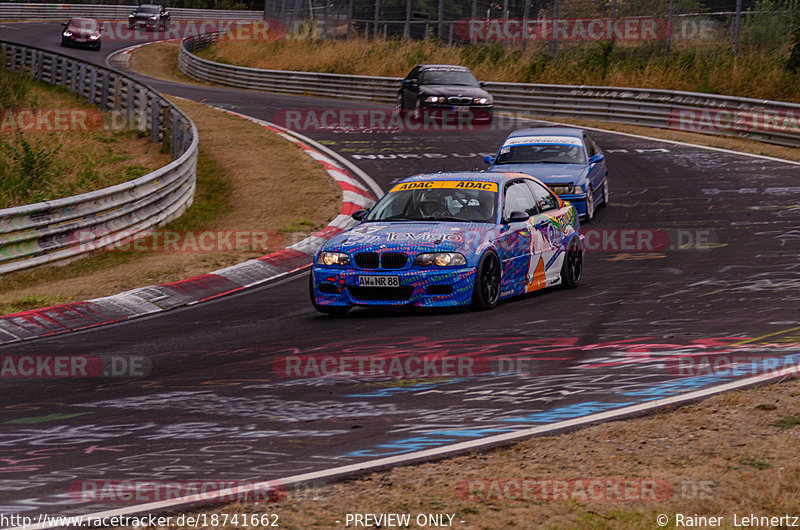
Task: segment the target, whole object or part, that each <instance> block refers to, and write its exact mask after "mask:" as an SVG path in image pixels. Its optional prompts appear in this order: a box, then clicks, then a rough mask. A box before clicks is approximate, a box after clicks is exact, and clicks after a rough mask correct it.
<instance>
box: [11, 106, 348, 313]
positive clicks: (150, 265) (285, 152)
mask: <svg viewBox="0 0 800 530" xmlns="http://www.w3.org/2000/svg"><path fill="white" fill-rule="evenodd" d="M172 99H173V101H175V102H176V103H177V104H179V106H180V107H181V109H183V110H184V111H185V112H186V113H187V114H188V115H189V116H190V117H191V118H192V120H194V122H195V124H196V125H197V128H198V131H199V133H200V152H201V154H200V158H199V161H198V184H197V194H196V196H195V201H194V204H193V205H192V207H191V208H190V209H189V210H188V211H187V213H185V214H184V215H183V216H182V217H181V218H179V219H177V220H175V221H173V222H172V223H170V224H168V225H167V226H166V227H165V228H164V230H166V231H170V232H179V233H184V232H187V231H189V232H194V233H198V232H202V231H207V230H219V231H232V232H246V233H251V232H266V233H267V234H268V236H267V244H268V247H267V248H266V249H262V248H257V249H256V250H243V251H227V252H136V251H127V252H100V253H98V254H96V255H93V256H90V257H87V258H85V259H81V260H78V261H76V262H74V263H71V264H69V265H66V266H50V267H43V268H37V269H32V270H30V271H21V272H17V273H13V274H8V275H5V276H3V277H2V278H0V307H2V310H3V312H5V313H7V312H13V311H20V310H25V309H33V308H34V307H41V306H45V305H51V304H56V303H63V302H66V301H74V300H82V299H87V298H94V297H99V296H105V295H110V294H114V293H117V292H119V291H122V290H126V289H131V288H134V287H139V286H143V285H149V284H154V283H165V282H170V281H176V280H181V279H183V278H186V277H190V276H194V275H197V274H202V273H205V272H209V271H212V270H215V269H219V268H222V267H226V266H229V265H233V264H235V263H238V262H240V261H244V260H246V259H250V258H254V257H259V256H262V255H264V254H266V253H268V252H269V251H272V250H277V249H279V248H283V246H284V244H285V243H286V242H287V239H290V238H291V239H292V240H293V239H297V238H301V237H304V236H305V235H307V234H308V233H310V232H312V231H314V230H316V229H318V228H320V227H322V226H324V225H326V224H327V223H328V222H329V221H330V220H331V219H333V217H335V216H336V215H337V214H338V213H339V210H340V208H341V191H340V190H339V187H338V186H337V185H336V183H335V182H334V181H333V180H332V179H331V178H330V177H329V176H328V175H327V173H326V172H325V171H324V169H323V168H322V167H321V166H320V165H319V164H318V163H317V162H315V161H313V160H311V159H310V158H309V157H307V156H306V155H305V154H304V153H303V152H302V151H301V150H299V149H298V148H297V147H296V146H295V145H294V144H291V143H290V142H287V141H286V140H284V139H282V138H280V137H279V136H277V135H276V134H274V133H272V132H270V131H267V130H266V129H264V128H263V127H260V126H258V125H256V124H254V123H252V122H250V121H248V120H244V119H242V118H239V117H235V116H231V115H229V114H226V113H223V112H221V111H219V110H216V109H213V108H211V107H208V106H206V105H202V104H200V103H195V102H191V101H187V100H183V99H180V98H172ZM297 227H300V230H303V231H304V233H297V234H295V233H288V234H287V233H286V232H293V231H294V230H295V229H296V228H297ZM281 232H283V234H280V233H281ZM284 236H285V237H284ZM289 242H291V241H289Z"/></svg>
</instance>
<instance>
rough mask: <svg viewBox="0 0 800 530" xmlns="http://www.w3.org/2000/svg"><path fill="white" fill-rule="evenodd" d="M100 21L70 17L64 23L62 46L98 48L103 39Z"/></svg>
mask: <svg viewBox="0 0 800 530" xmlns="http://www.w3.org/2000/svg"><path fill="white" fill-rule="evenodd" d="M101 32H102V28H101V26H100V23H99V22H98V21H96V20H95V19H93V18H71V19H70V20H69V22H65V23H64V31H63V32H62V33H61V45H62V46H81V47H84V48H91V49H94V50H99V49H100V45H101V43H102V41H103V35H102V33H101Z"/></svg>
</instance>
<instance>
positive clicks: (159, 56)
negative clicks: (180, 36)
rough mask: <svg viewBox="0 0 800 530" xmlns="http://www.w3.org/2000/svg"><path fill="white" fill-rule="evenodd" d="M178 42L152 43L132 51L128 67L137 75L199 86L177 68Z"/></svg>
mask: <svg viewBox="0 0 800 530" xmlns="http://www.w3.org/2000/svg"><path fill="white" fill-rule="evenodd" d="M179 49H180V41H164V42H154V43H152V44H148V45H146V46H141V47H139V48H136V49H135V50H133V51H132V52H131V54H130V60H129V62H128V67H129V68H130V69H131V70H134V71H135V72H137V73H140V74H142V75H146V76H149V77H153V78H156V79H163V80H165V81H172V82H174V83H186V84H190V85H200V84H203V83H199V82H198V81H195V80H194V79H192V78H190V77H187V76H186V75H184V74H183V72H181V71H180V69H179V68H178V50H179Z"/></svg>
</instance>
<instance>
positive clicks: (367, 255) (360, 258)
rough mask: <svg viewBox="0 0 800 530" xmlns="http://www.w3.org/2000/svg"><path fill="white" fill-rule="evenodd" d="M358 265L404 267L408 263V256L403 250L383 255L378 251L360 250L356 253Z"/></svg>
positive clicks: (363, 267)
mask: <svg viewBox="0 0 800 530" xmlns="http://www.w3.org/2000/svg"><path fill="white" fill-rule="evenodd" d="M355 261H356V266H357V267H358V268H359V269H377V268H378V267H382V268H384V269H402V268H403V267H405V266H406V263H408V256H406V255H405V254H403V253H402V252H386V253H385V254H383V255H380V254H378V253H377V252H359V253H358V254H356V255H355Z"/></svg>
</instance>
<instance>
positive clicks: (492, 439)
mask: <svg viewBox="0 0 800 530" xmlns="http://www.w3.org/2000/svg"><path fill="white" fill-rule="evenodd" d="M793 376H796V369H795V368H793V367H791V368H786V369H782V370H779V371H776V372H771V373H768V374H762V375H758V376H754V377H749V378H747V379H743V380H741V381H733V382H731V383H726V384H723V385H718V386H715V387H712V388H705V389H702V390H697V391H695V392H690V393H688V394H683V395H680V396H672V397H668V398H662V399H657V400H653V401H648V402H646V403H640V404H637V405H630V406H627V407H623V408H619V409H615V410H609V411H606V412H599V413H596V414H590V415H588V416H583V417H581V418H574V419H570V420H564V421H560V422H557V423H551V424H548V425H541V426H539V427H531V428H529V429H523V430H518V431H513V432H509V433H505V434H498V435H495V436H488V437H485V438H480V439H477V440H470V441H468V442H461V443H457V444H449V445H443V446H440V447H435V448H432V449H424V450H422V451H414V452H412V453H406V454H404V455H397V456H390V457H386V458H379V459H376V460H369V461H366V462H359V463H356V464H350V465H346V466H339V467H334V468H329V469H323V470H320V471H313V472H310V473H303V474H300V475H291V476H288V477H280V478H276V479H272V480H266V481H262V482H254V483H251V484H248V485H246V486H240V487H237V488H231V489H224V490H218V491H213V492H207V493H204V494H203V496H204V497H205V498H204V499H203V500H198V499H197V498H192V497H182V498H178V499H170V500H164V501H157V502H150V503H146V504H139V505H136V506H129V507H127V508H119V509H116V510H108V511H104V512H96V513H91V514H86V515H84V516H83V517H85V518H92V519H96V518H103V517H115V516H123V515H134V514H140V513H145V512H155V511H165V510H168V509H176V508H187V507H198V506H201V505H203V504H209V503H214V502H215V501H214V497H217V498H230V497H232V496H244V495H246V494H247V493H250V492H259V491H264V490H265V489H268V488H274V487H276V486H282V487H283V486H289V485H293V484H301V483H304V482H310V481H314V480H320V479H329V478H334V477H337V478H339V477H342V476H344V475H348V474H353V473H360V472H363V471H367V470H373V469H378V468H383V467H387V466H391V465H399V464H407V463H410V462H412V461H415V460H424V459H434V458H440V457H444V456H448V455H451V454H453V453H457V452H463V451H467V450H472V449H478V448H481V447H485V446H489V445H495V444H500V443H504V442H510V441H515V440H520V439H522V438H529V437H531V436H535V435H540V434H545V433H550V432H553V431H560V430H564V429H569V428H575V427H581V426H585V425H588V424H590V423H597V422H601V421H608V420H612V419H618V418H621V417H623V416H628V415H632V414H637V413H642V412H647V411H651V410H653V409H658V408H662V407H666V406H668V405H676V404H680V403H685V402H688V401H694V400H697V399H701V398H705V397H708V396H711V395H714V394H719V393H722V392H727V391H730V390H736V389H739V388H743V387H746V386H751V385H757V384H760V383H766V382H770V381H775V380H779V379H781V378H784V377H793ZM217 503H218V501H217ZM53 527H55V525H49V526H39V527H38V528H53ZM11 530H28V529H25V528H24V527H15V528H13V529H11Z"/></svg>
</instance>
